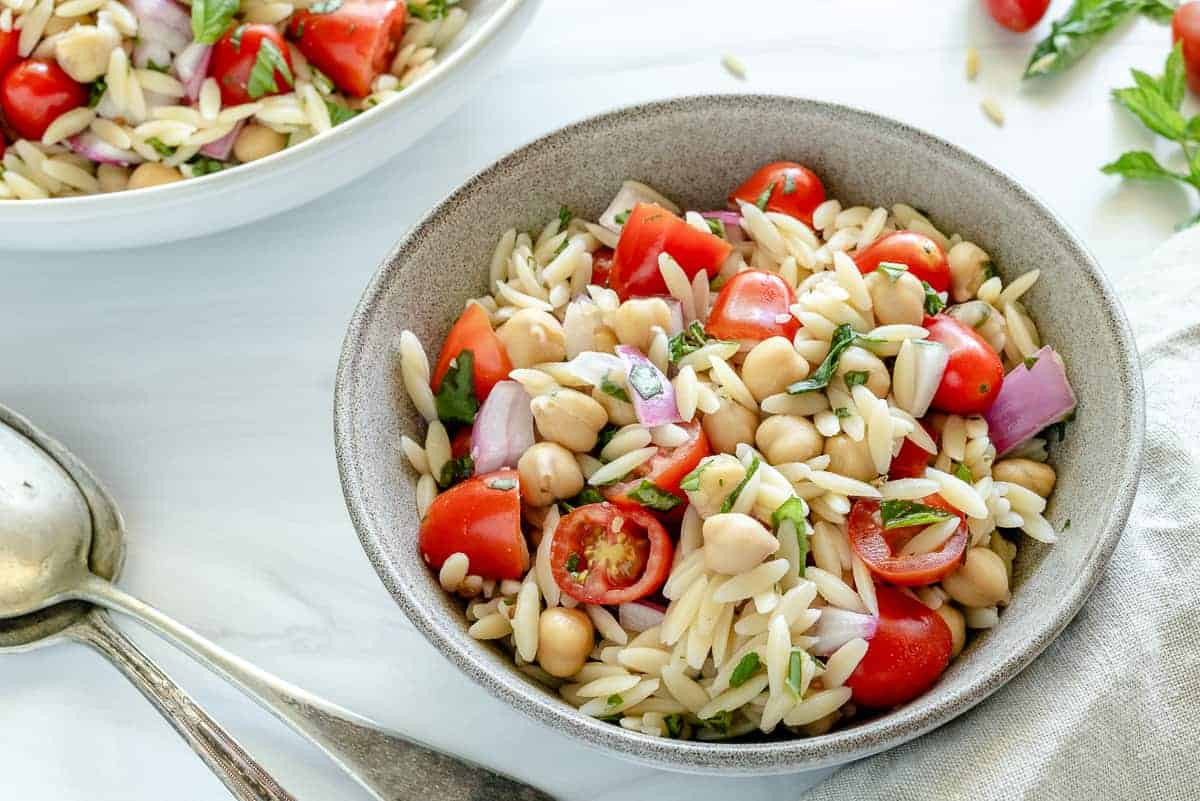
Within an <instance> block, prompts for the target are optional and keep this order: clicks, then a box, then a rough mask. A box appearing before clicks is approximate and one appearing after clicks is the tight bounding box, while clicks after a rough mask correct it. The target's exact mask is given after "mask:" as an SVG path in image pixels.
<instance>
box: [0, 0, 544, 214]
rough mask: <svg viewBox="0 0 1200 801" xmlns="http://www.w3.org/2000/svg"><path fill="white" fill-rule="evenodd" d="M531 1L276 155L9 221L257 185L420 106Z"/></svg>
mask: <svg viewBox="0 0 1200 801" xmlns="http://www.w3.org/2000/svg"><path fill="white" fill-rule="evenodd" d="M533 2H536V0H500V5H499V6H498V7H497V8H496V9H495V10H493V11H492V12H491V13H490V14H489V15H488V16H487V17H486V18H485V19H484V21H483V23H482V25H481V26H480V28H479V29H478V30H477V31H475V33H474V34H472V35H471V36H470V37H469V38H468V39H465V40H464V41H463V42H462V44H461V45H460V46H459V47H457V48H456V49H455V50H454V51H453V52H451V53H450V54H449V55H448V56H447V57H446V58H444V59H438V60H437V62H436V63H435V64H434V66H433V69H431V70H430V71H429V73H428V74H427V75H426V76H425V77H424V78H422V79H421V80H419V81H417V82H415V83H414V84H413V85H412V86H410V87H408V88H407V89H405V90H404V92H402V93H400V94H399V95H398V96H397V97H395V98H392V99H391V100H389V101H387V102H385V103H380V104H379V105H377V106H374V107H373V108H369V109H367V110H366V111H365V112H363V113H361V114H357V115H355V116H354V117H353V118H352V119H349V120H347V121H346V122H344V123H342V124H341V125H337V126H334V127H333V128H330V129H329V130H328V131H326V132H325V133H322V134H317V135H316V136H313V137H311V138H309V139H306V140H305V141H303V142H301V143H300V144H298V145H295V146H294V147H288V148H284V149H283V150H280V151H279V152H278V153H272V154H271V155H269V156H267V157H265V158H261V159H258V160H257V161H252V162H250V163H249V164H238V165H237V166H236V167H232V168H230V169H226V170H220V171H218V172H213V173H209V174H207V175H201V176H199V177H197V178H189V179H187V180H184V181H176V182H174V183H170V184H161V185H159V186H150V187H145V188H142V189H127V190H123V191H121V192H111V193H107V194H92V195H79V196H75V197H59V198H53V197H52V198H41V199H37V200H21V201H19V202H15V203H10V204H6V205H5V221H6V222H14V221H16V222H19V221H20V219H19V218H20V217H21V216H22V215H23V216H24V217H36V216H38V215H40V214H43V213H45V212H46V211H47V210H53V212H54V213H55V214H72V215H80V216H86V215H89V214H94V213H97V212H99V211H101V209H103V211H104V212H106V213H114V212H118V211H120V210H121V208H122V207H132V206H134V205H137V204H141V203H142V202H143V201H150V202H163V203H176V202H179V201H185V200H187V199H189V198H190V196H192V195H198V194H200V193H205V192H210V191H211V192H214V193H216V192H225V191H230V190H234V189H236V188H237V186H238V184H245V183H248V182H253V181H256V180H258V177H259V176H260V175H263V174H265V173H266V172H267V171H270V170H278V171H279V172H281V173H282V172H285V171H287V170H289V169H292V168H294V167H296V166H298V165H299V164H300V162H301V161H302V160H305V159H307V158H309V157H310V156H311V155H313V154H314V151H318V150H321V149H324V148H327V147H330V148H331V147H334V146H335V145H337V144H338V143H344V142H345V140H347V139H348V138H349V137H353V136H355V135H356V134H357V132H359V131H365V130H367V129H368V128H373V127H376V126H378V125H381V124H383V123H384V121H385V120H387V119H389V118H390V117H392V116H394V115H396V114H399V113H402V110H403V109H405V108H407V107H408V106H410V105H412V104H414V103H417V102H419V100H420V98H421V97H424V96H425V95H428V94H429V93H431V92H434V91H437V89H438V88H439V87H440V86H441V85H442V84H443V83H445V81H446V80H447V79H448V77H449V75H450V74H451V73H456V72H457V71H458V69H457V68H458V67H459V66H460V65H461V64H463V63H464V62H469V61H473V60H474V58H475V57H476V56H477V55H478V54H479V51H480V50H481V49H482V48H484V47H485V46H487V45H488V44H489V43H490V42H491V41H492V39H494V38H495V37H496V35H497V34H498V33H499V32H500V31H501V30H503V29H504V28H505V27H506V26H507V25H508V23H509V22H510V21H511V20H512V18H513V16H514V15H515V14H516V13H517V12H518V11H519V10H520V9H521V8H522V6H524V5H526V4H527V3H533ZM126 210H131V209H126ZM12 212H16V214H12Z"/></svg>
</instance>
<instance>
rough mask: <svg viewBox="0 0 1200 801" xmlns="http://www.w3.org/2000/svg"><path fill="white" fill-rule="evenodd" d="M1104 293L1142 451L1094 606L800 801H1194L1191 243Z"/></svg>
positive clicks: (1199, 445)
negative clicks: (1010, 670)
mask: <svg viewBox="0 0 1200 801" xmlns="http://www.w3.org/2000/svg"><path fill="white" fill-rule="evenodd" d="M1118 295H1119V296H1120V298H1121V299H1122V301H1123V302H1124V304H1125V308H1126V310H1127V312H1128V313H1129V316H1130V319H1131V321H1132V323H1133V327H1134V331H1135V334H1136V337H1137V341H1138V350H1139V351H1140V353H1141V357H1142V368H1143V370H1144V376H1145V387H1146V446H1145V456H1144V459H1143V466H1142V476H1141V483H1140V485H1139V487H1138V493H1137V500H1136V501H1135V503H1134V507H1133V512H1132V514H1131V515H1130V517H1129V523H1128V526H1127V528H1126V529H1125V533H1124V535H1123V536H1122V537H1121V541H1120V543H1119V544H1118V546H1117V549H1116V551H1115V553H1114V554H1113V557H1112V561H1111V562H1110V563H1109V566H1108V568H1107V570H1106V571H1105V574H1104V576H1103V578H1102V579H1101V581H1100V583H1099V585H1098V586H1097V587H1096V590H1095V592H1094V593H1093V594H1092V596H1091V598H1090V599H1089V600H1088V602H1087V604H1086V605H1085V606H1084V608H1083V611H1081V612H1080V613H1079V616H1078V617H1077V618H1076V619H1075V621H1074V622H1073V623H1072V624H1071V625H1070V626H1069V627H1068V628H1067V629H1066V631H1064V632H1063V634H1062V635H1061V636H1060V637H1059V638H1058V639H1057V640H1056V641H1055V642H1054V643H1053V644H1051V646H1050V647H1049V648H1047V649H1046V651H1045V652H1044V653H1043V654H1042V655H1041V656H1040V657H1039V658H1038V659H1037V660H1036V661H1035V662H1034V663H1033V664H1031V665H1030V666H1029V667H1028V668H1027V669H1026V670H1025V671H1024V672H1022V673H1021V674H1020V675H1019V676H1017V677H1016V678H1015V679H1013V680H1012V681H1011V682H1010V683H1009V684H1008V685H1007V686H1006V687H1004V688H1003V689H1001V690H1000V691H998V692H997V693H996V694H995V695H993V696H992V697H991V698H989V699H988V700H987V701H985V702H984V703H982V704H980V705H979V706H978V707H976V708H975V709H974V710H973V711H971V712H968V713H967V714H965V715H963V716H962V717H959V718H958V719H956V720H954V721H953V722H951V723H949V724H948V725H946V726H943V727H942V728H941V729H938V730H937V731H934V732H932V733H930V734H927V735H926V736H924V737H921V738H919V739H917V740H915V741H913V742H910V743H908V744H907V745H904V746H901V747H900V748H895V749H893V750H891V751H888V752H885V753H883V754H880V755H878V756H875V757H872V758H870V759H866V760H863V761H861V762H858V763H856V764H853V765H851V766H849V767H847V768H845V769H844V770H842V771H840V772H838V773H836V774H834V775H833V776H832V777H831V778H830V779H829V780H828V781H826V782H825V783H824V784H821V785H819V786H818V787H816V788H814V789H813V790H812V791H810V793H809V794H808V795H806V796H804V797H803V798H804V801H850V800H851V799H852V800H853V801H873V799H880V800H881V801H883V800H885V799H886V801H917V799H920V801H943V799H945V801H951V800H952V799H953V801H958V800H959V799H962V800H963V801H975V800H976V799H981V800H982V799H989V800H990V799H1004V800H1005V801H1026V800H1028V801H1033V800H1034V799H1036V801H1043V800H1046V799H1049V800H1050V801H1057V800H1058V799H1062V801H1126V800H1127V799H1139V800H1140V799H1147V801H1197V799H1200V230H1193V231H1190V232H1185V233H1182V234H1179V235H1178V236H1176V237H1174V238H1173V239H1171V240H1169V241H1168V242H1167V243H1166V244H1165V245H1163V246H1162V247H1161V248H1160V249H1159V250H1158V251H1157V252H1156V253H1155V254H1154V256H1153V257H1152V258H1151V259H1150V263H1149V264H1148V265H1147V266H1146V267H1145V268H1143V269H1142V270H1141V271H1139V272H1138V273H1135V274H1134V275H1132V276H1130V277H1129V279H1128V280H1125V281H1123V282H1121V285H1120V287H1119V290H1118Z"/></svg>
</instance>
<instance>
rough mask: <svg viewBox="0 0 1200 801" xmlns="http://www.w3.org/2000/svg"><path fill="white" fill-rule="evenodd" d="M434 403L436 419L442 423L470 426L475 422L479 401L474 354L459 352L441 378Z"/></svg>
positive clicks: (467, 351)
mask: <svg viewBox="0 0 1200 801" xmlns="http://www.w3.org/2000/svg"><path fill="white" fill-rule="evenodd" d="M434 401H435V404H436V406H437V413H438V419H439V420H441V421H442V422H443V423H462V424H463V425H470V424H471V423H474V422H475V414H476V413H477V412H478V411H479V399H478V398H477V397H476V396H475V354H474V353H472V352H471V351H469V350H464V351H460V352H459V354H458V356H457V357H456V358H455V359H454V361H452V362H451V363H450V369H449V370H447V371H446V375H445V376H443V377H442V384H441V386H439V387H438V391H437V394H436V395H435V396H434Z"/></svg>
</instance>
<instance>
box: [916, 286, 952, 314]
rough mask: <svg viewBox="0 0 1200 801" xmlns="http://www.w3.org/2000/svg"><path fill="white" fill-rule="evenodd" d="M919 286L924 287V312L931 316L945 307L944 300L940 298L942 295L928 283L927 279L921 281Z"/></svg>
mask: <svg viewBox="0 0 1200 801" xmlns="http://www.w3.org/2000/svg"><path fill="white" fill-rule="evenodd" d="M921 286H922V287H924V289H925V313H926V314H928V315H930V316H932V315H935V314H937V313H938V312H940V311H941V310H942V309H944V308H946V301H944V300H942V296H941V295H939V294H938V293H937V290H936V289H934V288H933V287H931V286H930V285H929V282H928V281H922V282H921Z"/></svg>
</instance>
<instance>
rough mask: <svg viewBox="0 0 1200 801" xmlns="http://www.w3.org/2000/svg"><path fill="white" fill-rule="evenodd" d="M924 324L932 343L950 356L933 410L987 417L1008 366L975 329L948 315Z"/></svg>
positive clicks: (930, 318) (938, 316)
mask: <svg viewBox="0 0 1200 801" xmlns="http://www.w3.org/2000/svg"><path fill="white" fill-rule="evenodd" d="M922 325H923V326H924V327H925V328H926V329H927V330H928V331H929V340H930V341H931V342H941V343H942V344H943V345H945V346H946V350H947V351H949V353H950V359H949V361H947V363H946V372H944V373H942V383H940V384H939V385H938V388H937V392H936V393H934V396H933V404H932V405H933V408H935V409H940V410H941V411H943V412H950V413H951V414H983V413H984V412H986V411H987V410H988V409H990V408H991V407H992V403H994V402H995V400H996V396H997V395H999V394H1000V387H1001V385H1002V384H1003V383H1004V365H1003V364H1002V363H1001V362H1000V356H999V355H998V354H997V353H996V351H994V350H992V346H991V345H989V344H988V343H987V340H985V339H984V338H983V337H981V336H979V334H978V333H977V332H976V331H975V329H973V328H971V327H970V326H968V325H966V324H965V323H963V322H962V321H960V320H958V319H957V318H954V317H951V316H950V315H948V314H939V315H937V316H935V317H926V318H925V322H924V323H922Z"/></svg>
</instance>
